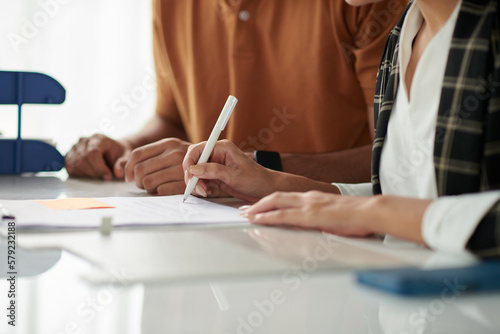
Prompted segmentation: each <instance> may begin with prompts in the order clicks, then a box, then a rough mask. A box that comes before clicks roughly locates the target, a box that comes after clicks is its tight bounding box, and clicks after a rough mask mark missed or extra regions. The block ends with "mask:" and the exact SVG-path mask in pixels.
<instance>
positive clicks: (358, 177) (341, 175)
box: [280, 145, 372, 183]
mask: <svg viewBox="0 0 500 334" xmlns="http://www.w3.org/2000/svg"><path fill="white" fill-rule="evenodd" d="M280 156H281V163H282V166H283V171H284V172H287V173H292V174H297V175H302V176H305V177H308V178H311V179H314V180H318V181H323V182H333V181H335V182H343V183H359V182H369V181H370V172H371V164H370V162H371V157H372V145H365V146H361V147H356V148H352V149H348V150H343V151H338V152H329V153H320V154H292V153H282V154H280Z"/></svg>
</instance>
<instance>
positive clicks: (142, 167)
mask: <svg viewBox="0 0 500 334" xmlns="http://www.w3.org/2000/svg"><path fill="white" fill-rule="evenodd" d="M189 145H190V143H188V142H186V141H183V140H180V139H177V138H167V139H162V140H159V141H157V142H154V143H151V144H148V145H145V146H142V147H139V148H136V149H135V150H133V151H132V153H131V154H130V159H129V161H128V162H127V164H126V166H125V180H126V181H127V182H132V181H133V180H135V184H136V185H137V187H139V188H141V189H145V190H146V191H147V192H148V193H150V194H156V195H175V194H182V193H183V192H184V190H185V188H186V186H185V184H184V177H183V172H182V160H183V159H184V156H185V155H186V151H187V149H188V147H189Z"/></svg>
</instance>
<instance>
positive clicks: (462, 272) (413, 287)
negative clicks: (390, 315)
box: [356, 260, 500, 296]
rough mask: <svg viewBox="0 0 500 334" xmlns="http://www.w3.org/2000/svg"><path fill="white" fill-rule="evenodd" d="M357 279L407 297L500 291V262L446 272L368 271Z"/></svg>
mask: <svg viewBox="0 0 500 334" xmlns="http://www.w3.org/2000/svg"><path fill="white" fill-rule="evenodd" d="M356 278H357V281H358V282H359V283H361V284H363V285H367V286H370V287H372V288H376V289H380V290H383V291H386V292H390V293H393V294H398V295H406V296H424V295H438V296H439V295H442V294H453V293H455V294H456V295H457V294H462V293H471V292H485V291H500V261H498V260H490V261H484V262H480V263H477V264H473V265H468V266H465V267H457V268H443V269H419V268H414V267H410V268H396V269H371V270H370V269H368V270H360V271H358V272H357V273H356Z"/></svg>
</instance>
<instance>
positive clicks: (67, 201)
mask: <svg viewBox="0 0 500 334" xmlns="http://www.w3.org/2000/svg"><path fill="white" fill-rule="evenodd" d="M35 202H36V203H38V204H41V205H43V206H46V207H47V208H49V209H52V210H84V209H109V208H114V206H111V205H108V204H106V203H104V202H101V201H98V200H96V199H93V198H83V197H73V198H61V199H55V200H50V201H35Z"/></svg>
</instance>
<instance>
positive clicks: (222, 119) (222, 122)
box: [182, 95, 238, 203]
mask: <svg viewBox="0 0 500 334" xmlns="http://www.w3.org/2000/svg"><path fill="white" fill-rule="evenodd" d="M237 102H238V99H237V98H235V97H234V96H232V95H229V97H228V98H227V101H226V104H225V105H224V108H222V111H221V113H220V115H219V118H218V119H217V123H215V126H214V129H213V130H212V133H211V134H210V137H208V141H207V144H206V145H205V148H204V149H203V152H202V153H201V156H200V158H199V159H198V164H201V163H205V162H207V161H208V158H209V157H210V154H212V150H213V149H214V146H215V143H216V142H217V140H218V139H219V136H220V133H221V132H222V131H223V130H224V128H225V127H226V124H227V121H229V117H231V114H232V113H233V110H234V107H235V106H236V103H237ZM197 183H198V178H197V177H196V176H193V177H192V178H191V179H190V180H189V182H188V184H187V187H186V191H185V192H184V198H183V200H182V203H184V202H185V201H186V199H187V198H188V196H189V194H191V193H192V192H193V190H194V187H196V184H197Z"/></svg>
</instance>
